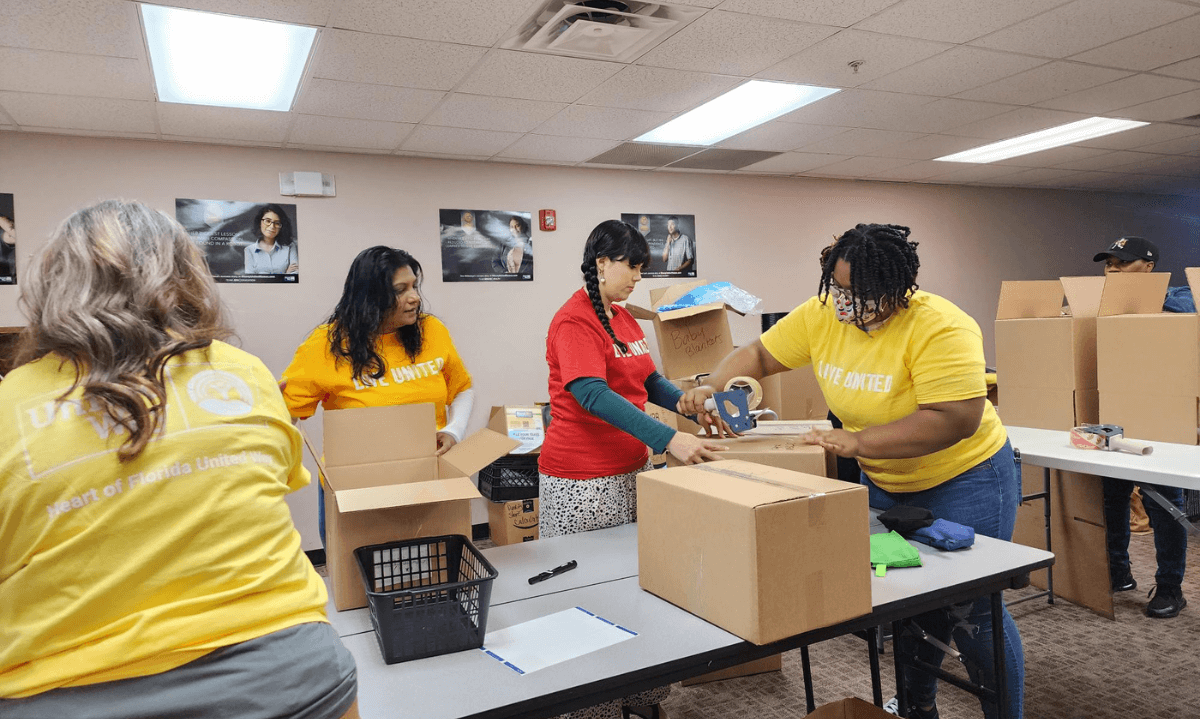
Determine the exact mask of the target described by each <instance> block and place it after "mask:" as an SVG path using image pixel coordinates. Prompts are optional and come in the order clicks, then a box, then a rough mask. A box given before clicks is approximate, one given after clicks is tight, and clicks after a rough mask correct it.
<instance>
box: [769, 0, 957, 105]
mask: <svg viewBox="0 0 1200 719" xmlns="http://www.w3.org/2000/svg"><path fill="white" fill-rule="evenodd" d="M796 6H797V7H803V4H802V3H796ZM951 47H953V46H952V45H948V44H946V43H940V42H930V41H929V40H917V39H914V38H909V37H897V36H895V35H881V34H879V33H874V32H862V31H860V30H842V31H841V32H839V33H838V34H836V35H834V36H832V37H829V38H826V39H824V40H822V41H821V42H819V43H817V44H816V45H813V46H812V47H810V48H806V49H804V50H801V51H800V52H799V53H797V54H796V55H793V56H792V57H790V58H788V59H786V60H784V61H783V62H780V63H778V64H776V65H772V66H771V67H769V68H767V69H766V70H763V71H762V72H760V73H758V75H757V76H756V77H760V78H762V79H765V80H782V81H784V82H802V83H806V84H809V85H822V86H826V87H857V86H859V85H861V84H863V83H865V82H870V81H872V80H874V79H876V78H879V77H882V76H884V75H887V74H888V73H892V72H895V71H897V70H899V69H901V68H905V67H908V66H909V65H912V64H913V63H915V62H919V61H921V60H924V59H926V58H929V57H933V56H934V55H936V54H938V53H940V52H943V51H945V50H948V49H950V48H951ZM854 62H857V63H861V64H860V65H859V66H858V68H857V69H855V68H853V67H851V66H850V64H851V63H854Z"/></svg>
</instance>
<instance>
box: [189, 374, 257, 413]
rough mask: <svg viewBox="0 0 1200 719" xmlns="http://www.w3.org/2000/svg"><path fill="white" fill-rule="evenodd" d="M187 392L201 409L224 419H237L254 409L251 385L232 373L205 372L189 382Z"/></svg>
mask: <svg viewBox="0 0 1200 719" xmlns="http://www.w3.org/2000/svg"><path fill="white" fill-rule="evenodd" d="M187 391H188V396H189V397H191V398H192V401H193V402H195V403H196V404H197V405H199V406H200V409H202V410H204V411H206V412H209V413H211V414H216V415H220V416H222V417H236V416H238V415H243V414H246V413H247V412H249V411H250V410H252V409H254V393H253V392H252V391H251V390H250V385H248V384H246V383H245V382H244V381H243V380H242V378H241V377H238V376H237V375H235V374H232V373H230V372H221V371H219V370H214V369H210V370H204V371H203V372H201V373H199V374H197V375H196V376H195V377H193V378H192V379H191V381H189V382H188V385H187Z"/></svg>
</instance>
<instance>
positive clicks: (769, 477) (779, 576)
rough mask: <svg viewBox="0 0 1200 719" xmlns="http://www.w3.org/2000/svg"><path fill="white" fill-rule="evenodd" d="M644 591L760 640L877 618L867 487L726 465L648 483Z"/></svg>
mask: <svg viewBox="0 0 1200 719" xmlns="http://www.w3.org/2000/svg"><path fill="white" fill-rule="evenodd" d="M637 494H638V497H637V502H638V567H639V569H638V581H639V583H640V585H641V587H642V588H643V589H645V590H646V591H649V592H651V593H653V594H655V595H657V596H659V597H662V598H663V599H665V600H667V601H668V602H671V603H672V604H675V605H676V606H679V607H681V608H682V609H685V610H687V611H689V612H691V613H693V614H695V615H697V616H699V617H701V618H702V619H704V620H706V621H708V622H710V623H712V624H715V625H717V626H719V627H721V628H722V629H725V630H726V631H728V632H732V633H733V634H736V635H737V636H739V637H741V638H742V639H745V640H746V641H749V642H753V643H755V644H769V643H771V642H775V641H778V640H780V639H784V638H786V637H791V636H795V635H796V634H800V633H802V632H806V631H809V630H812V629H816V628H818V627H823V626H828V625H831V624H836V623H838V622H841V621H845V620H848V619H853V618H854V617H858V616H862V615H864V614H867V613H869V612H870V611H871V571H870V566H871V551H870V528H869V519H868V514H869V513H868V509H867V488H866V487H864V486H862V485H856V484H849V483H847V482H839V481H837V480H836V479H827V478H825V477H820V476H816V475H811V474H801V473H799V472H792V471H789V470H786V469H780V468H778V467H767V466H763V465H761V464H752V463H750V462H741V461H737V460H727V461H721V462H709V463H707V464H701V465H691V466H687V467H671V468H668V469H658V470H652V471H649V472H642V473H641V474H639V475H638V481H637Z"/></svg>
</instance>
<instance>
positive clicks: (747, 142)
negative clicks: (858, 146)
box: [718, 120, 848, 152]
mask: <svg viewBox="0 0 1200 719" xmlns="http://www.w3.org/2000/svg"><path fill="white" fill-rule="evenodd" d="M847 131H848V130H847V129H846V128H844V127H828V126H826V125H802V124H800V123H798V122H780V121H779V120H773V121H771V122H768V123H766V124H765V125H759V126H758V127H754V128H751V129H749V130H746V131H745V132H742V133H739V134H737V135H734V136H733V137H731V138H729V139H727V140H722V141H721V142H720V143H718V146H719V147H724V148H729V149H732V150H770V151H774V152H787V151H789V150H795V149H796V148H798V147H801V146H802V145H807V144H809V143H813V142H816V141H818V140H824V139H825V138H827V137H833V136H834V135H840V134H842V133H843V132H847Z"/></svg>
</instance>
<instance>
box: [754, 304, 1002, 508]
mask: <svg viewBox="0 0 1200 719" xmlns="http://www.w3.org/2000/svg"><path fill="white" fill-rule="evenodd" d="M762 343H763V346H764V347H766V349H767V351H768V352H770V353H771V355H772V356H773V357H774V358H775V359H777V360H779V362H780V363H782V364H784V365H786V366H788V367H792V368H796V367H803V366H804V365H807V364H812V365H813V371H814V372H815V373H816V375H817V383H818V384H819V385H820V387H821V393H822V394H824V395H825V401H826V403H827V404H828V405H829V409H830V410H832V411H833V413H834V414H835V415H837V416H838V418H839V419H841V420H842V423H843V424H844V425H845V427H846V429H848V430H850V431H858V430H862V429H865V428H867V427H876V426H879V425H883V424H889V423H891V422H895V421H896V420H898V419H901V418H903V417H907V416H908V415H910V414H912V413H913V412H916V411H917V405H922V404H932V403H935V402H955V401H958V400H965V399H973V398H975V397H984V396H986V395H987V386H986V384H985V382H984V359H983V335H982V333H981V332H980V331H979V325H978V324H977V323H976V322H975V320H973V319H971V317H970V316H969V315H967V314H966V313H965V312H963V311H962V310H960V309H959V308H958V307H956V306H954V304H953V303H951V302H950V301H948V300H946V299H943V298H941V297H938V296H937V295H931V294H929V293H928V292H916V293H914V294H913V296H912V298H911V299H910V300H909V306H908V308H907V309H902V310H900V311H899V312H897V313H896V314H895V315H893V316H892V317H891V318H890V319H889V320H888V321H887V322H886V323H885V324H884V325H883V327H881V328H879V329H877V330H873V331H871V332H870V333H869V334H868V333H866V332H863V331H862V330H861V329H859V328H858V327H855V326H854V325H848V324H844V323H842V322H839V321H838V319H837V317H836V316H835V314H834V310H833V304H832V302H831V303H829V304H828V305H823V304H821V300H820V299H818V298H816V297H813V298H812V299H810V300H808V301H807V302H805V303H804V304H802V305H800V306H799V307H797V308H796V309H794V310H792V311H791V312H790V313H789V314H788V315H787V317H785V318H783V319H782V320H780V321H779V322H778V323H777V324H775V325H774V326H773V327H771V328H770V329H769V330H767V331H766V332H765V333H764V334H763V336H762ZM1006 440H1007V434H1006V433H1005V431H1004V426H1003V425H1001V424H1000V418H999V417H998V416H997V415H996V410H995V408H994V407H992V404H991V403H990V402H988V403H987V406H986V407H985V408H984V411H983V419H982V421H981V422H980V423H979V429H978V430H976V432H975V434H974V435H973V436H971V437H969V438H967V439H965V440H962V441H961V442H958V443H957V444H955V445H954V446H952V447H948V448H946V449H944V450H941V451H940V452H934V453H933V454H927V455H925V456H922V457H914V458H912V459H861V458H860V459H859V460H858V463H859V465H860V466H861V467H862V469H863V471H864V472H866V473H867V476H868V477H870V478H871V481H873V482H875V484H877V485H879V487H880V488H881V489H884V490H887V491H889V492H918V491H921V490H923V489H929V488H930V487H936V486H937V485H939V484H941V483H942V482H945V481H946V480H948V479H952V478H954V477H956V476H958V475H959V474H962V473H963V472H965V471H966V470H968V469H970V468H971V467H974V466H975V465H977V464H979V463H980V462H982V461H984V460H986V459H987V458H989V457H991V456H992V455H993V454H995V453H996V451H997V450H999V449H1000V448H1001V447H1003V446H1004V442H1005V441H1006Z"/></svg>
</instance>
